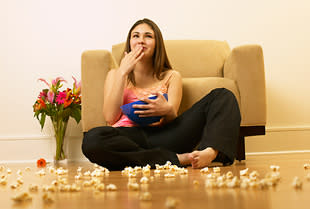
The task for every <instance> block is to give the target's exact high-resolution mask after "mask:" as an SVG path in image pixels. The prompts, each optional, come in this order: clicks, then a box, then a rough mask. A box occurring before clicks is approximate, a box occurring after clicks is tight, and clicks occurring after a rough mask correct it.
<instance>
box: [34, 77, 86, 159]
mask: <svg viewBox="0 0 310 209" xmlns="http://www.w3.org/2000/svg"><path fill="white" fill-rule="evenodd" d="M72 78H73V80H74V83H73V88H72V89H70V88H67V89H66V90H63V91H61V90H60V88H61V87H62V86H63V85H62V82H66V81H65V80H64V79H63V78H62V77H58V78H56V79H55V80H52V82H51V83H48V82H47V81H46V80H45V79H42V78H40V79H39V81H42V82H44V83H45V84H46V85H47V86H48V88H47V89H43V90H42V91H41V92H40V94H39V96H38V99H37V100H36V102H35V103H34V105H33V111H34V117H36V118H37V119H38V120H39V122H40V124H41V130H42V129H43V127H44V124H45V119H46V116H49V117H50V118H51V121H52V123H53V127H54V132H55V138H56V156H55V160H56V161H59V160H63V159H65V158H66V156H65V153H64V150H63V144H64V137H65V133H66V129H67V125H68V121H69V118H70V117H73V118H74V119H75V121H76V122H77V123H79V122H80V120H81V82H79V83H77V81H76V79H75V78H74V77H73V76H72Z"/></svg>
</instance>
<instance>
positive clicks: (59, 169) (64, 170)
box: [55, 167, 68, 175]
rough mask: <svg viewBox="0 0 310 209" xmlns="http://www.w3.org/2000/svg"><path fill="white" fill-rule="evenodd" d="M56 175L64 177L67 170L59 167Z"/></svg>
mask: <svg viewBox="0 0 310 209" xmlns="http://www.w3.org/2000/svg"><path fill="white" fill-rule="evenodd" d="M55 173H56V175H66V174H68V170H67V169H63V168H62V167H60V168H58V169H57V170H56V172H55Z"/></svg>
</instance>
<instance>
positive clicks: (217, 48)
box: [112, 40, 230, 78]
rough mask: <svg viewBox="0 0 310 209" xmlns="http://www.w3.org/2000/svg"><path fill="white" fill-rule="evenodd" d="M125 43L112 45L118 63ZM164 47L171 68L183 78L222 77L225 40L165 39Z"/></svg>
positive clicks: (226, 53) (227, 46) (225, 52)
mask: <svg viewBox="0 0 310 209" xmlns="http://www.w3.org/2000/svg"><path fill="white" fill-rule="evenodd" d="M124 47H125V44H124V43H120V44H117V45H114V46H112V55H113V57H114V58H115V60H116V62H117V63H120V61H121V57H122V53H123V51H124ZM165 47H166V50H167V54H168V58H169V61H170V62H171V65H172V68H173V69H175V70H177V71H179V72H180V73H181V75H182V77H184V78H190V77H195V78H196V77H223V67H224V62H225V60H226V58H227V57H228V55H229V53H230V48H229V45H228V43H227V42H226V41H216V40H166V41H165Z"/></svg>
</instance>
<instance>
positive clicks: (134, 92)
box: [112, 73, 173, 127]
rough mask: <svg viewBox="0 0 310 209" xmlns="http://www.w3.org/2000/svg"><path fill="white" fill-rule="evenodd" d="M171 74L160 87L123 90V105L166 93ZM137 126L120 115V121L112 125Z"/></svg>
mask: <svg viewBox="0 0 310 209" xmlns="http://www.w3.org/2000/svg"><path fill="white" fill-rule="evenodd" d="M172 74H173V73H171V74H170V75H169V76H168V79H166V81H163V82H161V84H160V85H158V86H155V87H151V88H137V87H130V88H125V89H124V98H123V105H124V104H128V103H131V102H135V101H137V100H138V98H142V97H148V96H150V95H151V94H152V93H154V92H159V93H162V94H165V93H168V81H169V80H170V78H171V76H172ZM134 126H139V125H138V124H136V123H135V122H133V121H132V120H130V119H129V118H128V117H127V116H126V115H124V114H123V113H121V117H120V119H119V120H118V121H117V122H116V123H114V124H113V125H112V127H134Z"/></svg>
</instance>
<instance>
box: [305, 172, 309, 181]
mask: <svg viewBox="0 0 310 209" xmlns="http://www.w3.org/2000/svg"><path fill="white" fill-rule="evenodd" d="M306 179H307V180H308V181H310V173H308V174H307V176H306Z"/></svg>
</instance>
